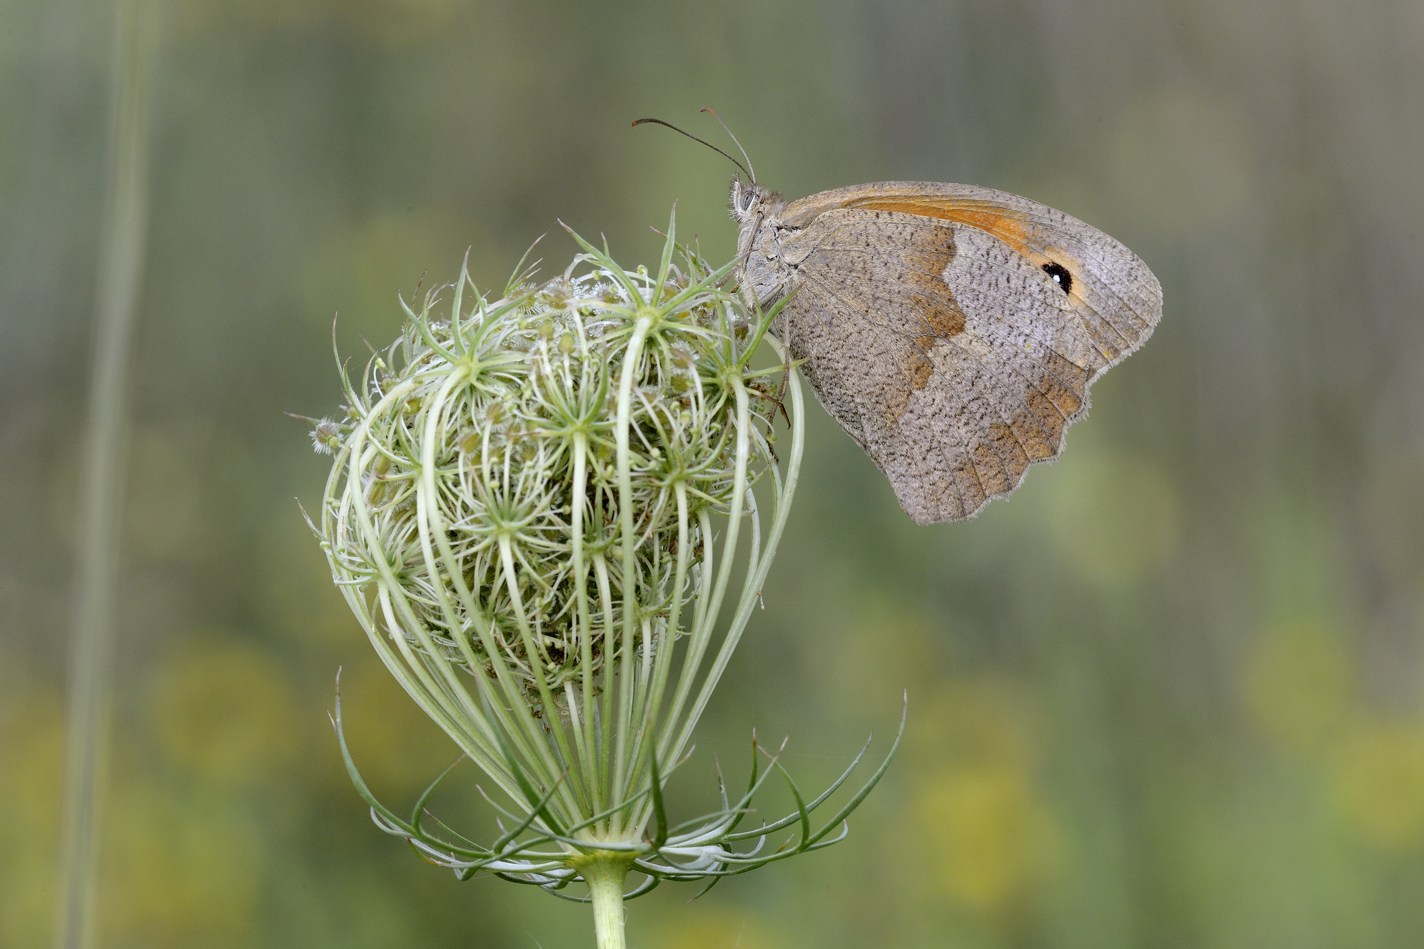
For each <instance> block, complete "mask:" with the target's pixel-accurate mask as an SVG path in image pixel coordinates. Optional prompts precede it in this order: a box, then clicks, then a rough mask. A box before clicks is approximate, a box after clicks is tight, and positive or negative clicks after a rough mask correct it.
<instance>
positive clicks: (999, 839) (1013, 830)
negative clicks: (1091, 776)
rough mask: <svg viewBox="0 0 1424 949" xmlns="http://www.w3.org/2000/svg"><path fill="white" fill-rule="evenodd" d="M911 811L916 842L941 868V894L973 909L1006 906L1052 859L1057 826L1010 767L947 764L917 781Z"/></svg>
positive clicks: (991, 910) (1036, 881) (994, 910)
mask: <svg viewBox="0 0 1424 949" xmlns="http://www.w3.org/2000/svg"><path fill="white" fill-rule="evenodd" d="M914 811H915V818H916V821H917V822H918V824H919V826H920V827H921V828H922V831H923V835H924V836H923V843H922V845H923V846H924V847H925V848H926V849H927V850H928V851H929V852H930V853H932V854H937V855H938V862H939V864H940V865H941V867H942V872H941V873H940V875H939V876H938V878H937V881H936V882H937V884H938V888H939V889H940V891H941V893H942V894H943V895H945V896H948V897H949V898H950V899H952V900H954V901H955V902H958V903H961V904H963V905H964V906H966V907H968V908H970V909H972V910H975V911H977V912H980V913H984V914H997V913H1000V912H1003V911H1005V910H1006V909H1009V908H1010V907H1012V906H1013V905H1014V904H1016V903H1017V902H1018V901H1019V900H1020V899H1022V898H1023V897H1024V896H1025V895H1026V894H1027V893H1028V892H1029V891H1030V890H1032V889H1034V888H1035V887H1037V886H1038V885H1039V884H1040V883H1041V882H1042V880H1043V876H1044V874H1045V872H1046V871H1048V870H1049V869H1050V868H1051V865H1052V864H1053V863H1054V862H1055V861H1054V855H1055V851H1056V850H1057V847H1058V843H1059V834H1058V832H1057V828H1056V827H1055V822H1054V820H1053V818H1052V816H1051V815H1050V814H1049V812H1048V810H1047V809H1046V807H1045V806H1044V805H1043V803H1042V802H1041V801H1039V800H1038V799H1037V798H1036V796H1035V793H1034V789H1033V787H1032V785H1031V782H1030V781H1029V780H1028V775H1027V774H1025V773H1024V772H1023V771H1022V770H1020V769H1018V768H1016V767H1013V766H1011V765H1004V764H993V763H986V764H984V765H981V766H979V767H971V768H965V767H945V768H943V769H942V771H941V773H940V774H938V775H936V776H934V777H933V778H931V779H930V780H929V781H926V782H923V783H921V785H920V787H919V789H918V792H917V794H916V796H915V803H914Z"/></svg>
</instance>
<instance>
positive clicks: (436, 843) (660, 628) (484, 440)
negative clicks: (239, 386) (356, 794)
mask: <svg viewBox="0 0 1424 949" xmlns="http://www.w3.org/2000/svg"><path fill="white" fill-rule="evenodd" d="M575 239H578V238H577V237H575ZM580 244H581V246H582V247H583V251H584V252H583V253H582V254H580V255H579V256H577V257H576V258H575V259H574V261H573V263H572V264H571V265H570V266H569V268H568V269H567V270H566V271H565V272H564V273H563V274H562V275H560V276H559V277H557V278H556V279H554V280H551V281H549V282H546V283H542V284H538V283H535V282H533V280H532V273H531V272H525V273H522V274H520V275H518V276H517V277H516V278H515V279H514V280H512V281H511V283H510V285H509V287H508V288H507V289H506V292H505V293H504V295H503V296H502V297H501V298H499V299H497V300H491V299H489V298H487V297H485V296H483V295H481V294H480V293H479V291H478V290H476V289H475V287H474V284H473V282H472V281H471V280H470V277H469V275H468V273H467V272H466V271H463V270H462V273H461V275H460V279H459V281H458V282H456V283H455V284H453V285H451V286H448V287H441V288H437V289H436V290H434V291H432V292H430V293H429V294H427V295H426V296H425V298H424V301H423V303H422V304H421V306H420V307H419V308H418V309H415V308H411V307H407V317H408V320H407V323H406V326H405V329H404V332H403V334H402V335H401V337H400V338H399V339H398V340H397V341H396V342H395V343H394V344H392V345H391V346H390V347H389V348H387V349H386V350H383V351H381V352H378V353H377V354H375V355H374V356H373V357H372V358H371V360H370V361H369V363H368V364H367V367H366V370H365V372H364V374H363V375H362V377H361V378H360V379H359V380H358V381H357V382H355V383H353V382H352V381H351V380H350V379H349V378H348V379H347V381H346V394H347V400H348V408H347V411H346V414H345V417H344V418H343V419H342V420H340V421H336V422H332V421H328V420H323V421H321V422H319V423H318V424H317V426H316V429H315V430H314V431H313V433H312V438H313V444H314V445H315V446H316V447H317V449H318V450H322V451H330V452H332V453H333V454H334V462H333V467H332V473H331V477H330V479H329V480H328V482H327V489H326V494H325V497H324V499H323V505H322V512H321V523H320V525H318V526H317V531H318V533H319V535H320V537H321V539H322V543H323V546H324V548H325V550H326V553H327V556H328V559H329V561H330V564H331V569H332V573H333V575H334V577H335V579H336V581H337V584H338V586H339V588H340V589H341V590H342V592H343V593H344V595H345V597H346V600H347V602H348V604H349V605H350V606H351V608H352V610H353V612H354V613H355V614H356V616H357V618H358V619H359V620H360V621H361V623H362V625H363V626H364V628H365V629H366V632H367V634H368V637H369V638H370V640H371V643H372V645H373V646H374V647H375V648H376V650H377V652H378V653H379V655H380V656H381V658H382V660H383V661H384V663H385V665H386V666H387V668H388V669H390V671H391V672H392V674H394V675H395V676H396V677H397V679H398V680H399V681H400V682H401V684H402V685H403V686H404V687H405V690H406V691H407V692H408V693H409V694H410V695H411V696H412V697H413V698H414V699H415V700H416V701H417V702H418V703H419V704H420V705H421V707H422V708H423V709H424V710H425V711H426V713H427V714H429V715H430V716H431V718H432V719H433V720H434V721H435V722H436V723H437V724H438V725H440V727H441V728H442V729H444V730H445V731H446V732H447V733H448V734H449V735H450V736H451V738H452V739H454V741H455V742H456V743H457V744H458V745H459V746H460V748H461V749H462V751H464V752H465V754H466V755H467V756H468V757H469V758H470V759H472V760H473V761H474V763H475V764H476V765H478V766H479V767H480V768H481V769H482V770H483V771H484V772H485V773H486V774H487V775H489V777H490V778H491V779H492V780H493V781H494V782H495V784H496V785H497V787H498V788H499V789H500V791H502V792H503V795H504V799H505V800H506V801H507V802H512V803H508V804H504V805H499V806H500V807H502V808H503V809H504V814H505V821H504V826H505V827H506V828H508V830H507V833H505V834H503V835H502V837H501V839H500V841H499V842H498V843H497V844H495V845H494V846H490V847H480V846H477V845H474V844H472V843H470V842H469V841H465V840H463V839H453V840H452V839H449V838H445V837H437V836H435V835H432V834H431V833H430V832H429V831H427V830H426V829H424V828H423V827H421V825H420V817H419V815H418V814H417V815H416V816H415V817H413V818H411V819H410V820H408V821H406V820H402V819H400V818H398V817H396V816H395V815H394V814H393V813H391V812H389V811H387V810H385V809H384V808H383V807H382V806H381V805H379V803H378V802H376V801H375V800H374V798H372V797H370V796H369V792H368V791H367V790H366V789H365V786H364V785H363V784H361V782H360V778H359V775H358V774H357V772H356V770H355V766H354V764H352V763H351V762H350V759H349V757H348V766H349V767H350V769H351V773H352V777H353V779H354V780H355V781H356V782H357V786H358V788H360V789H361V790H362V793H363V794H365V795H367V799H368V800H369V801H370V803H371V804H372V807H373V809H374V811H375V813H376V814H377V816H378V818H379V820H380V822H381V823H382V826H384V827H385V828H386V829H388V830H391V831H392V832H393V833H399V834H401V835H402V836H405V837H407V838H408V839H410V840H411V841H412V842H413V843H415V844H416V845H417V846H418V847H420V848H421V850H422V851H423V852H424V853H426V854H427V855H428V856H430V857H431V859H435V860H437V861H439V862H442V863H444V864H446V865H448V866H451V867H454V868H456V869H458V870H461V871H462V872H473V871H475V870H478V869H487V870H491V871H492V872H496V873H499V874H501V875H503V876H508V877H514V878H520V879H524V880H525V881H526V882H536V883H539V884H541V885H544V886H546V887H549V888H550V889H558V888H560V887H562V886H563V885H564V884H566V883H567V882H568V881H569V880H570V879H573V878H577V877H582V878H584V879H585V880H588V881H589V882H590V886H592V885H593V880H594V879H610V878H611V879H614V880H615V884H616V881H621V879H622V877H623V875H624V874H626V872H628V870H630V869H637V870H639V871H641V872H642V873H643V874H644V876H645V877H647V878H648V879H650V880H653V881H654V882H655V881H656V880H657V879H659V878H675V879H689V878H695V877H707V876H713V877H715V876H718V875H721V874H724V873H730V872H741V871H742V870H744V869H748V868H749V867H750V866H753V865H759V864H760V863H763V862H765V861H766V860H767V859H769V858H768V857H766V856H757V855H755V854H754V853H752V854H743V853H740V852H739V850H738V847H737V843H738V841H746V842H748V843H749V844H751V845H752V847H753V851H755V849H757V848H759V847H760V846H761V843H762V841H763V840H764V839H765V832H766V829H765V828H762V829H760V830H752V831H741V832H737V833H733V832H734V831H735V828H736V826H737V824H738V822H739V821H740V820H741V819H742V817H743V816H745V813H746V807H747V802H748V800H749V795H750V794H751V793H752V791H753V790H754V789H755V788H752V789H750V790H749V791H748V798H747V799H744V800H740V801H737V802H728V801H724V804H725V807H724V809H723V810H722V811H720V812H719V813H717V814H714V815H710V816H708V817H707V818H704V819H702V820H701V821H693V822H691V823H689V824H687V825H684V826H683V828H682V830H681V831H678V832H675V831H674V830H673V829H672V828H670V827H669V826H668V824H667V823H666V813H665V811H664V809H663V805H662V798H661V793H662V785H663V782H664V780H665V777H666V775H667V773H668V771H669V770H671V768H673V767H675V766H676V765H677V764H678V763H679V762H680V761H681V760H682V759H683V757H684V756H685V755H686V752H687V749H688V747H689V743H690V740H691V735H692V728H693V725H694V724H695V722H696V721H697V719H698V717H699V716H700V715H701V713H702V711H703V709H704V708H705V707H706V705H707V702H708V700H709V698H710V696H711V693H712V690H713V687H714V686H715V685H716V683H717V680H718V679H719V677H720V676H721V674H722V672H723V670H724V669H725V668H726V665H727V662H728V660H729V659H730V657H731V654H732V650H733V648H734V647H735V645H736V643H737V641H738V639H739V637H740V635H741V632H742V630H743V628H744V627H745V625H746V621H747V619H748V617H749V615H750V613H751V610H752V608H753V606H754V605H755V603H756V602H757V601H758V600H757V597H758V595H759V592H760V590H761V588H762V582H763V580H764V578H765V575H766V572H767V569H768V568H769V566H770V563H771V559H772V555H773V553H774V550H775V547H776V543H777V540H778V539H779V537H780V533H781V529H782V527H783V525H784V524H785V520H786V514H787V510H788V504H789V500H790V496H791V493H792V489H793V487H794V483H795V478H796V473H797V470H798V467H799V462H800V457H801V430H802V429H801V413H800V408H801V404H802V403H801V395H800V390H799V388H798V387H797V385H796V383H795V380H794V379H790V378H787V377H786V373H785V360H784V358H779V359H775V360H769V361H768V362H770V363H771V364H770V365H769V366H768V367H767V368H762V369H757V368H754V367H753V365H752V357H753V355H754V353H755V352H756V350H757V347H758V346H759V345H760V343H761V342H762V341H763V340H764V339H769V337H767V335H766V334H767V330H768V328H769V326H770V324H771V319H772V317H773V314H770V313H766V314H763V313H751V312H749V311H748V310H747V308H746V307H745V306H744V304H743V303H742V301H741V299H740V298H739V297H738V296H737V295H736V294H734V293H732V292H730V291H728V290H726V289H724V288H723V286H722V284H723V282H724V281H725V279H726V277H727V276H728V274H729V273H730V271H731V268H732V265H730V264H729V265H728V266H726V267H723V268H721V269H719V270H715V271H713V270H710V269H709V268H707V267H706V266H705V265H704V264H703V263H702V262H701V261H700V260H699V259H698V258H697V257H695V256H694V255H691V254H688V253H686V252H685V251H682V250H681V248H679V247H678V245H677V244H676V243H675V241H674V239H673V237H672V232H671V228H670V229H669V237H668V239H667V242H666V244H665V246H664V250H663V255H662V258H661V260H660V263H659V266H658V268H657V270H656V271H655V272H652V271H649V270H646V269H643V268H639V269H635V270H627V269H624V268H622V267H620V266H619V265H617V264H616V263H615V262H614V261H613V260H612V259H611V258H610V257H609V256H608V255H607V254H606V252H603V251H600V250H598V249H596V248H594V247H592V246H591V245H589V244H587V243H585V242H583V241H581V240H580ZM783 402H785V403H786V406H787V407H786V408H785V409H783ZM783 412H784V414H785V415H786V417H787V418H788V419H789V420H790V422H791V436H792V437H791V445H790V450H789V452H788V453H787V456H786V458H785V459H779V458H778V453H777V452H776V451H775V450H774V447H773V442H772V437H773V436H772V433H773V432H774V431H775V425H774V422H775V421H776V419H775V416H777V415H779V414H782V413H783ZM343 747H344V745H343ZM766 773H770V772H769V771H768V772H766ZM760 780H762V779H758V782H756V783H759V781H760ZM798 800H799V798H798ZM852 806H853V805H852ZM807 814H808V809H802V810H801V811H799V812H798V813H797V814H795V815H792V817H791V818H789V819H787V820H786V821H784V822H781V823H778V824H776V825H774V826H775V827H785V826H792V825H796V826H801V827H803V828H806V827H809V825H808V824H807V820H806V818H807ZM833 830H834V827H833V826H832V827H830V828H827V829H824V830H822V831H820V832H818V833H817V834H815V835H805V836H804V839H803V840H802V842H801V844H799V845H798V846H797V847H793V848H792V849H793V851H795V852H799V850H804V849H811V848H812V847H814V846H823V845H825V844H826V843H829V842H831V838H828V837H827V834H828V833H830V832H831V831H833ZM785 855H786V854H785V853H782V854H780V855H779V856H785ZM779 856H778V857H777V858H779ZM608 867H612V868H613V870H614V871H615V872H613V873H612V876H611V877H610V876H609V874H608V873H603V872H602V871H601V870H600V868H604V869H606V868H608Z"/></svg>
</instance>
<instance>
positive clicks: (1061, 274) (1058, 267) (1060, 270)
mask: <svg viewBox="0 0 1424 949" xmlns="http://www.w3.org/2000/svg"><path fill="white" fill-rule="evenodd" d="M1043 272H1044V273H1046V274H1048V276H1050V277H1052V278H1053V282H1054V283H1056V284H1058V289H1059V290H1062V291H1063V292H1064V293H1072V292H1073V275H1072V274H1071V273H1069V272H1068V268H1067V267H1065V266H1063V265H1062V264H1060V263H1057V262H1055V261H1052V260H1050V261H1049V262H1048V263H1046V264H1044V265H1043Z"/></svg>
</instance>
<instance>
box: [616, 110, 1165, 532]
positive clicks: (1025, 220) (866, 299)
mask: <svg viewBox="0 0 1424 949" xmlns="http://www.w3.org/2000/svg"><path fill="white" fill-rule="evenodd" d="M640 121H646V120H640ZM653 121H657V120H653ZM635 124H636V123H635ZM661 124H666V123H661ZM678 131H681V130H680V129H679V130H678ZM684 134H686V133H684ZM734 140H735V138H734ZM699 141H701V140H700V139H699ZM704 144H706V143H704ZM712 147H715V146H712ZM739 147H740V146H739ZM718 151H721V149H718ZM723 154H724V155H725V154H726V153H725V152H723ZM743 155H744V157H745V151H744V152H743ZM728 157H730V156H728ZM733 161H735V159H733ZM738 164H739V165H740V163H738ZM747 167H750V162H748V166H747ZM743 170H744V171H746V169H745V168H744V169H743ZM746 177H747V179H748V182H749V183H745V182H743V180H742V179H741V178H740V177H738V178H735V179H733V181H732V217H733V218H734V219H735V220H736V221H737V223H738V225H739V227H740V234H739V237H738V242H737V250H738V253H739V254H740V256H741V258H742V261H743V263H742V265H741V269H740V271H739V279H740V284H741V289H742V292H743V293H744V294H745V295H746V296H747V297H748V300H749V302H750V301H754V302H756V303H757V304H759V305H761V306H762V307H768V306H771V305H772V304H773V303H775V302H776V301H778V300H780V299H782V298H783V297H786V296H788V295H789V296H790V299H788V300H787V301H786V303H785V305H784V307H783V309H782V310H781V313H780V314H779V315H778V317H777V322H776V324H775V326H774V329H775V331H776V333H777V335H778V336H779V337H780V338H781V339H782V340H783V341H784V342H785V343H786V345H787V347H788V349H789V350H790V351H791V353H792V355H793V356H794V357H796V358H797V359H798V360H801V361H802V363H801V368H802V371H803V373H804V374H805V377H806V379H807V381H808V382H810V384H811V386H812V388H813V389H814V390H815V392H816V394H817V396H818V397H819V398H820V401H821V404H822V405H823V406H825V408H826V411H828V412H829V413H830V414H831V416H832V417H833V418H834V419H835V420H836V421H837V422H839V423H840V425H841V427H842V428H844V429H845V430H846V432H847V433H849V434H850V436H851V438H853V439H855V441H856V442H857V443H858V444H859V445H860V446H861V447H862V448H864V449H865V451H866V452H867V453H868V454H869V455H870V457H871V458H873V459H874V460H875V463H876V464H877V465H879V466H880V469H881V470H882V471H883V472H884V473H885V476H886V477H887V478H888V479H889V480H890V484H891V486H892V487H893V488H894V489H895V495H896V497H897V498H898V499H899V501H900V506H901V507H903V508H904V509H905V511H906V513H908V514H909V515H910V517H911V518H913V519H914V520H915V521H917V522H918V523H921V524H931V523H935V522H938V521H957V520H963V519H965V518H968V517H972V516H974V515H975V514H977V513H978V512H979V511H980V509H982V508H983V507H984V505H985V504H987V503H988V502H989V500H991V499H992V498H996V497H1002V496H1004V495H1006V494H1009V493H1010V492H1012V491H1013V490H1014V489H1015V488H1016V487H1018V486H1019V484H1020V483H1022V481H1023V477H1024V473H1025V471H1027V469H1028V466H1029V465H1030V464H1032V463H1034V462H1036V461H1048V460H1051V459H1053V458H1056V457H1057V456H1058V454H1059V453H1060V452H1061V451H1062V450H1063V438H1064V434H1065V432H1066V430H1067V428H1068V426H1069V425H1070V424H1072V423H1073V422H1075V421H1077V420H1078V419H1079V418H1081V417H1082V416H1083V415H1084V414H1085V413H1086V412H1087V409H1088V387H1089V386H1090V385H1091V384H1092V382H1093V380H1094V379H1096V378H1097V377H1098V376H1099V375H1101V374H1102V373H1103V372H1104V371H1105V370H1107V369H1108V368H1109V367H1111V366H1114V365H1116V364H1117V363H1118V362H1119V361H1121V360H1122V359H1123V358H1124V357H1126V356H1127V355H1128V354H1129V353H1131V352H1133V351H1134V350H1136V349H1137V348H1138V347H1139V346H1141V345H1142V343H1143V342H1144V341H1145V340H1146V339H1147V337H1148V336H1150V335H1151V333H1152V329H1153V327H1155V326H1156V325H1157V321H1158V319H1159V318H1160V317H1161V315H1162V288H1161V286H1160V285H1159V284H1158V282H1157V278H1156V277H1154V276H1153V275H1152V271H1150V270H1149V269H1148V268H1147V265H1146V264H1144V263H1143V262H1142V261H1141V260H1140V259H1138V257H1137V256H1136V255H1135V254H1133V253H1132V252H1131V251H1129V250H1128V249H1127V248H1126V247H1124V246H1123V245H1122V244H1120V243H1118V242H1117V241H1116V240H1114V239H1113V238H1111V237H1109V236H1108V235H1106V234H1104V233H1103V232H1101V231H1099V230H1096V229H1095V228H1092V227H1089V226H1088V225H1087V224H1084V223H1083V222H1082V221H1079V220H1078V219H1076V218H1073V217H1070V216H1068V215H1067V214H1064V213H1063V212H1061V211H1055V210H1054V209H1053V208H1050V207H1047V206H1045V205H1042V204H1038V203H1037V202H1034V201H1030V200H1028V199H1027V198H1021V197H1019V196H1017V195H1013V194H1008V193H1006V192H1003V191H993V190H990V189H988V188H979V187H975V186H973V185H958V184H940V183H935V182H907V181H890V182H882V183H879V184H865V185H854V186H852V187H848V188H837V189H835V190H832V191H823V192H821V193H819V194H813V195H811V196H809V197H806V198H801V199H799V200H796V201H791V202H787V201H786V200H784V199H783V198H781V197H780V196H779V195H777V194H774V193H772V192H770V191H768V190H767V189H766V188H765V187H763V186H762V185H760V184H757V183H756V180H755V177H754V176H753V175H752V174H751V172H750V171H746Z"/></svg>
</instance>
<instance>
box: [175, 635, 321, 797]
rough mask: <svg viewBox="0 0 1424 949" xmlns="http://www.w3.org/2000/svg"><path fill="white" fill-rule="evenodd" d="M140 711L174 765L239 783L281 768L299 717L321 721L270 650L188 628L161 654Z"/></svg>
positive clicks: (294, 747)
mask: <svg viewBox="0 0 1424 949" xmlns="http://www.w3.org/2000/svg"><path fill="white" fill-rule="evenodd" d="M322 700H323V707H324V706H325V704H326V700H327V696H323V697H322ZM148 712H149V716H150V717H151V719H152V720H153V723H154V731H155V733H156V734H157V735H158V737H159V740H160V742H161V743H162V747H163V749H164V751H166V752H167V754H168V755H169V757H170V758H172V760H173V761H174V762H175V763H176V764H177V765H178V766H179V767H182V768H185V769H187V770H188V771H190V772H191V773H193V774H194V775H196V776H197V777H199V778H201V779H204V780H208V781H212V782H215V783H219V784H225V785H239V786H242V787H246V786H249V785H251V784H254V783H259V782H261V781H262V780H264V779H265V778H268V777H272V776H274V775H279V774H284V773H286V772H287V770H288V767H289V765H290V764H291V763H292V762H293V761H295V760H296V759H297V758H298V757H299V756H300V753H301V750H302V746H303V744H304V740H303V736H304V734H306V732H305V730H304V728H303V727H300V726H301V723H314V725H323V726H324V723H323V722H321V720H320V719H319V718H318V716H317V714H316V712H317V708H316V706H315V703H313V707H312V708H310V709H308V710H306V711H303V710H302V709H301V708H300V707H299V705H298V703H297V701H296V699H295V697H294V696H293V694H292V688H291V685H290V683H289V682H288V681H287V672H286V670H285V669H284V668H283V666H282V665H281V664H280V663H279V662H278V661H277V660H276V658H275V657H273V656H271V655H269V654H267V653H265V652H263V651H261V650H259V649H256V648H253V647H252V646H249V645H246V644H243V643H239V642H235V641H232V640H230V639H226V640H225V639H222V638H219V637H216V636H196V637H194V638H192V639H190V640H188V641H187V642H186V643H185V644H184V645H183V646H181V647H179V648H178V649H176V650H175V651H174V652H173V653H171V654H169V655H167V656H165V657H163V660H162V662H161V665H160V667H159V670H158V674H157V676H156V678H155V681H154V682H153V685H152V688H150V689H149V691H148Z"/></svg>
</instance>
